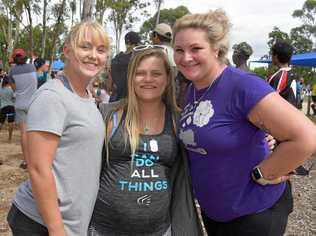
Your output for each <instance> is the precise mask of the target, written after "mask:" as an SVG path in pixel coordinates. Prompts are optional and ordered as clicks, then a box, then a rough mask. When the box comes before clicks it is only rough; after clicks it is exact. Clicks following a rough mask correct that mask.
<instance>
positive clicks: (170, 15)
mask: <svg viewBox="0 0 316 236" xmlns="http://www.w3.org/2000/svg"><path fill="white" fill-rule="evenodd" d="M189 13H190V12H189V10H188V8H186V7H185V6H179V7H177V8H170V9H162V10H161V11H160V23H166V24H168V25H170V26H173V25H174V23H175V22H176V20H177V19H179V18H181V17H182V16H184V15H186V14H189ZM156 18H157V12H156V13H155V15H154V16H152V17H150V18H149V19H148V20H146V21H145V22H144V23H143V25H142V27H141V29H140V34H141V37H142V38H143V39H144V40H145V41H146V40H149V34H150V32H151V31H152V30H153V29H154V28H155V24H156Z"/></svg>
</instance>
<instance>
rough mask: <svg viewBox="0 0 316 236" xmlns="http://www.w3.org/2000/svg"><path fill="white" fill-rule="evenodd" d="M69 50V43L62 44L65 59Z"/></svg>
mask: <svg viewBox="0 0 316 236" xmlns="http://www.w3.org/2000/svg"><path fill="white" fill-rule="evenodd" d="M70 52H71V47H70V45H68V44H65V45H64V48H63V53H64V55H65V57H66V58H67V59H68V58H69V54H70Z"/></svg>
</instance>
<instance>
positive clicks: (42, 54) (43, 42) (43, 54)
mask: <svg viewBox="0 0 316 236" xmlns="http://www.w3.org/2000/svg"><path fill="white" fill-rule="evenodd" d="M43 3H44V5H43V33H42V53H41V58H45V48H46V32H47V30H46V9H47V0H44V2H43Z"/></svg>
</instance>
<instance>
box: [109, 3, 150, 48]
mask: <svg viewBox="0 0 316 236" xmlns="http://www.w3.org/2000/svg"><path fill="white" fill-rule="evenodd" d="M149 5H150V3H149V2H147V1H142V0H113V1H111V4H110V9H111V12H110V16H109V21H111V22H112V23H113V25H114V30H115V38H116V45H115V46H116V52H118V51H119V48H120V39H121V36H122V31H123V30H124V29H125V30H127V29H130V28H131V27H132V25H133V24H134V23H135V22H136V21H139V20H140V17H139V16H147V15H148V13H147V11H146V8H147V7H148V6H149ZM136 12H138V14H135V13H136Z"/></svg>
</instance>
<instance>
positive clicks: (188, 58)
mask: <svg viewBox="0 0 316 236" xmlns="http://www.w3.org/2000/svg"><path fill="white" fill-rule="evenodd" d="M182 59H183V61H184V62H189V61H192V55H191V53H190V52H184V53H183V58H182Z"/></svg>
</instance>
